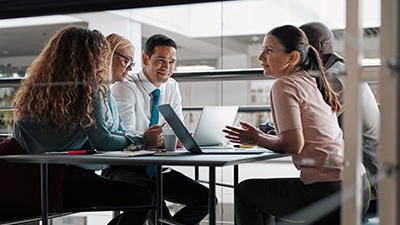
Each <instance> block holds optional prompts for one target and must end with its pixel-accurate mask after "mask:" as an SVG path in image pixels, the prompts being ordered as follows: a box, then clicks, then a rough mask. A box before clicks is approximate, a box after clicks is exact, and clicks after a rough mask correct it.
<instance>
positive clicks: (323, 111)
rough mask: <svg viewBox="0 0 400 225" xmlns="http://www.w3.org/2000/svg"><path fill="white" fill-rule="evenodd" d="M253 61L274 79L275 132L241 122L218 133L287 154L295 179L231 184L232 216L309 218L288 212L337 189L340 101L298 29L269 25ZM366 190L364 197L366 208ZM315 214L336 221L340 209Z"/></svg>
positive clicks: (246, 219)
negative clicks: (296, 171) (289, 157)
mask: <svg viewBox="0 0 400 225" xmlns="http://www.w3.org/2000/svg"><path fill="white" fill-rule="evenodd" d="M258 59H259V60H260V61H261V65H262V66H263V68H264V75H265V76H273V77H275V78H277V80H276V82H275V83H274V85H273V86H272V88H271V112H272V117H273V120H274V122H275V129H276V134H277V135H276V136H273V135H268V134H264V133H263V132H261V131H259V130H258V129H257V128H255V127H253V126H251V125H250V124H248V123H245V122H241V128H236V127H232V126H227V127H226V128H227V129H224V132H225V133H227V135H226V137H227V138H228V139H230V141H231V142H233V143H240V144H245V145H257V146H261V147H265V148H268V149H270V150H273V151H276V152H283V153H289V154H292V158H293V163H294V165H295V166H296V168H297V169H298V170H300V178H280V179H279V178H278V179H251V180H246V181H243V182H241V183H240V184H238V185H237V186H236V188H235V215H236V220H237V223H238V224H240V225H242V224H251V225H257V224H274V223H275V218H280V219H284V220H285V219H286V220H288V218H290V219H289V220H290V221H296V222H299V221H303V222H304V221H305V222H311V221H307V220H308V218H306V217H305V216H304V215H305V214H303V213H302V214H301V215H299V216H294V217H293V215H295V214H292V213H294V212H296V211H298V210H300V209H302V208H304V207H306V206H307V205H310V204H311V203H313V202H316V201H318V200H320V199H323V198H324V197H326V196H329V195H331V194H333V193H335V192H337V191H340V188H341V179H342V172H343V151H344V141H343V133H342V130H341V129H340V127H339V124H338V122H337V117H336V113H337V112H339V111H340V110H341V105H340V103H339V101H338V99H337V97H336V93H334V92H333V90H332V88H331V86H330V85H329V83H328V81H327V80H326V77H325V74H324V71H323V67H322V63H321V60H320V58H319V55H318V52H317V51H316V50H315V49H314V47H312V46H310V45H309V44H308V39H307V37H306V35H305V34H304V33H303V31H302V30H300V29H299V28H297V27H295V26H291V25H286V26H281V27H276V28H274V29H272V30H271V31H270V32H269V33H268V34H267V35H266V36H265V38H264V41H263V45H262V52H261V53H260V55H259V57H258ZM309 70H314V71H318V72H319V76H317V78H314V77H311V76H310V75H309V74H308V73H307V71H309ZM367 182H368V180H366V178H365V176H363V184H365V187H369V185H368V183H367ZM369 194H370V193H368V191H367V194H365V195H364V197H365V201H364V203H363V204H364V206H365V207H366V208H367V207H368V203H369ZM338 200H340V195H337V196H336V202H337V201H338ZM366 208H365V209H366ZM312 211H313V209H312ZM312 211H311V214H313V212H312ZM289 215H290V217H287V216H289ZM318 216H320V217H322V219H321V220H320V223H323V222H340V209H339V207H336V210H334V211H333V212H331V213H330V214H329V215H327V216H326V215H323V214H319V215H318Z"/></svg>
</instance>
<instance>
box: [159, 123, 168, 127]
mask: <svg viewBox="0 0 400 225" xmlns="http://www.w3.org/2000/svg"><path fill="white" fill-rule="evenodd" d="M165 124H167V122H164V123H163V124H161V125H160V127H159V128H161V127H163V126H165Z"/></svg>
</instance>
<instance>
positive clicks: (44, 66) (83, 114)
mask: <svg viewBox="0 0 400 225" xmlns="http://www.w3.org/2000/svg"><path fill="white" fill-rule="evenodd" d="M109 53H110V49H109V45H108V42H107V41H106V39H105V38H104V36H103V35H102V34H101V33H100V32H99V31H97V30H93V31H91V30H89V29H87V28H83V27H76V26H69V27H66V28H64V29H62V30H60V31H59V32H58V33H56V34H55V35H54V36H53V37H52V38H51V39H50V41H49V42H48V43H47V45H46V46H45V47H44V49H43V51H42V52H41V53H40V55H39V56H38V57H37V58H36V59H35V60H34V61H33V63H32V64H31V66H30V67H29V68H28V70H27V74H28V77H27V78H25V79H24V80H23V82H22V85H21V87H20V89H19V91H18V94H17V95H16V98H15V100H14V101H13V104H14V105H16V108H15V110H14V112H13V113H14V116H15V117H16V118H18V119H36V120H37V121H39V122H40V121H45V122H46V123H47V124H49V125H50V126H53V127H56V128H57V129H62V130H68V129H69V127H70V126H71V125H75V124H77V123H78V124H79V125H80V126H81V127H82V128H84V129H85V128H86V127H89V126H90V125H92V124H95V119H94V112H93V108H94V107H93V106H94V104H95V98H98V97H100V96H99V93H101V95H102V97H103V98H104V99H106V100H108V99H107V96H106V89H105V87H104V85H103V83H104V81H105V80H106V79H107V77H109V76H110V67H109V66H108V65H109V61H110V59H111V58H110V54H109Z"/></svg>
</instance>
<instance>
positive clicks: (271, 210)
mask: <svg viewBox="0 0 400 225" xmlns="http://www.w3.org/2000/svg"><path fill="white" fill-rule="evenodd" d="M362 181H363V188H364V190H365V191H364V194H363V212H364V213H365V212H366V210H367V209H368V205H369V200H370V197H371V190H370V186H369V182H368V179H367V177H366V176H365V175H364V176H363V177H362ZM340 189H341V181H335V182H317V183H312V184H308V185H305V184H303V182H302V181H301V180H300V179H299V178H281V179H251V180H245V181H243V182H241V183H239V184H238V185H237V186H236V187H235V219H236V222H237V224H239V225H265V224H275V219H276V218H284V217H285V216H287V215H289V214H291V213H293V212H296V211H297V210H299V209H302V208H304V207H306V206H308V205H310V204H311V203H314V202H316V201H318V200H320V199H323V198H325V197H327V196H330V195H331V194H334V193H336V192H337V191H340ZM340 198H341V197H340V194H339V195H336V196H335V197H334V199H333V201H334V202H336V203H340ZM327 204H329V203H327ZM316 211H317V209H316V208H314V209H312V210H311V212H310V213H311V214H314V215H315V214H316ZM302 216H304V214H302V215H299V216H298V217H296V218H294V219H293V220H292V222H300V221H303V222H306V221H305V219H306V218H303V217H302ZM339 223H340V207H339V206H338V207H336V208H335V209H334V210H333V212H331V213H330V214H328V215H325V216H322V219H319V220H318V222H317V223H316V224H339ZM284 224H286V223H284Z"/></svg>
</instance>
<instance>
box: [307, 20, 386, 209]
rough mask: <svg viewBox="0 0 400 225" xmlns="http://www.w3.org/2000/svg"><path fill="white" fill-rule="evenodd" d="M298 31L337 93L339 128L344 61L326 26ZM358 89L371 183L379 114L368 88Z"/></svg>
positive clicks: (372, 205)
mask: <svg viewBox="0 0 400 225" xmlns="http://www.w3.org/2000/svg"><path fill="white" fill-rule="evenodd" d="M300 29H302V30H303V31H304V33H305V34H306V35H307V38H308V41H309V43H310V45H312V46H313V47H314V48H316V49H317V51H318V52H319V53H320V54H321V57H322V61H323V65H324V67H325V73H326V75H327V78H328V80H329V82H330V83H331V85H332V88H333V90H334V91H335V92H336V93H338V94H339V101H340V103H341V104H342V106H343V110H342V112H341V113H340V114H339V115H338V120H339V125H340V127H342V122H343V121H342V115H343V111H344V109H345V105H344V104H343V89H344V83H343V80H342V77H341V72H344V62H345V60H344V59H343V58H342V57H340V56H339V55H338V54H336V53H335V52H334V50H333V42H334V36H333V33H332V31H331V30H330V29H329V28H328V27H327V26H326V25H325V24H323V23H319V22H311V23H306V24H304V25H302V26H300ZM360 88H361V107H362V109H361V112H362V118H361V119H362V152H363V164H364V166H365V169H366V172H367V177H368V178H369V180H370V181H374V180H375V178H376V177H375V176H376V175H377V173H378V146H379V129H380V112H379V108H378V105H377V103H376V100H375V97H374V95H373V93H372V91H371V89H370V87H369V85H368V84H367V83H366V82H363V83H362V85H360ZM377 189H378V186H377V183H376V182H375V183H374V184H371V203H370V209H376V200H377V199H378V190H377Z"/></svg>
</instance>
